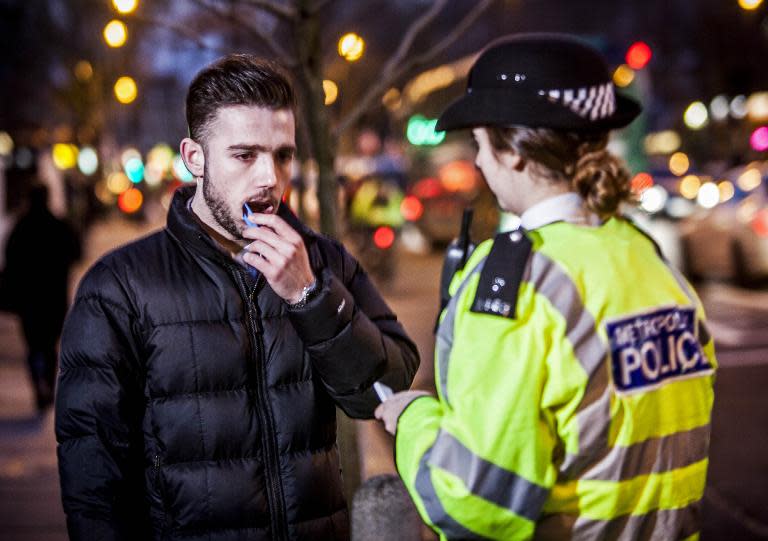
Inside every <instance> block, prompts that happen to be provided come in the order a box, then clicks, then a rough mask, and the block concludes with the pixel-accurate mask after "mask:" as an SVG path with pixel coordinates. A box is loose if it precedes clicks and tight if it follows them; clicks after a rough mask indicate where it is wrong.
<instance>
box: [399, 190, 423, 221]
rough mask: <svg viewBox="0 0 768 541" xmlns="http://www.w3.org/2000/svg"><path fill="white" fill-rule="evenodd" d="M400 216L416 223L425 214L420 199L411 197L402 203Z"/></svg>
mask: <svg viewBox="0 0 768 541" xmlns="http://www.w3.org/2000/svg"><path fill="white" fill-rule="evenodd" d="M400 214H402V215H403V218H405V219H406V220H408V221H409V222H415V221H416V220H418V219H419V218H421V215H422V214H424V205H422V204H421V201H419V199H418V197H415V196H413V195H409V196H407V197H405V198H404V199H403V202H402V203H400Z"/></svg>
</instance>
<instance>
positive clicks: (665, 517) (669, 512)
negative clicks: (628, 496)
mask: <svg viewBox="0 0 768 541" xmlns="http://www.w3.org/2000/svg"><path fill="white" fill-rule="evenodd" d="M700 510H701V505H700V502H694V503H692V504H689V505H688V506H687V507H681V508H678V509H658V510H655V511H651V512H650V513H646V514H644V515H625V516H622V517H617V518H614V519H611V520H593V519H588V518H584V517H579V518H578V519H577V520H576V523H575V524H574V529H573V532H572V537H571V539H572V540H573V541H580V540H584V541H591V540H593V539H601V540H614V539H615V540H616V541H630V540H632V541H642V540H645V539H685V538H686V537H690V536H691V535H693V534H695V533H696V532H698V531H699V528H700V523H699V522H700V519H699V515H700Z"/></svg>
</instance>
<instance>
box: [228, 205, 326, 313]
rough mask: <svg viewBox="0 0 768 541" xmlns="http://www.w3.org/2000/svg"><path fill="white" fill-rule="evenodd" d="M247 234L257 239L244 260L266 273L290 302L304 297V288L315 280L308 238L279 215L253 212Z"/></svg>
mask: <svg viewBox="0 0 768 541" xmlns="http://www.w3.org/2000/svg"><path fill="white" fill-rule="evenodd" d="M249 220H250V221H252V222H254V223H256V224H259V225H260V226H261V227H248V228H246V229H245V230H244V231H243V237H245V238H247V239H253V242H251V243H250V244H249V245H248V246H246V247H245V251H246V253H244V254H243V260H244V261H245V262H246V263H248V264H249V265H251V266H253V267H255V268H256V269H257V270H258V271H259V272H261V273H262V274H263V275H264V278H266V279H267V282H269V285H270V286H271V287H272V289H273V290H274V291H275V293H277V294H278V295H279V296H280V297H282V298H283V299H284V300H285V301H286V302H288V303H290V304H295V303H296V302H298V301H299V300H301V294H302V291H303V290H304V287H306V286H308V285H310V284H312V282H314V281H315V275H314V273H313V272H312V267H311V266H310V265H309V256H308V255H307V248H306V247H305V246H304V241H303V239H302V238H301V235H299V234H298V233H297V232H296V230H295V229H293V228H292V227H291V226H290V225H288V224H287V223H286V222H285V220H283V219H282V218H280V217H279V216H277V215H275V214H253V215H252V216H250V217H249Z"/></svg>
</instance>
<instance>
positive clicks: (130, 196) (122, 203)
mask: <svg viewBox="0 0 768 541" xmlns="http://www.w3.org/2000/svg"><path fill="white" fill-rule="evenodd" d="M142 203H144V195H142V193H141V191H139V190H137V189H136V188H128V189H127V190H125V191H124V192H123V193H121V194H120V195H119V196H118V197H117V206H118V207H120V210H122V211H123V212H125V213H126V214H132V213H134V212H136V211H137V210H139V209H140V208H141V205H142Z"/></svg>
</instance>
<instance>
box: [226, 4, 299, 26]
mask: <svg viewBox="0 0 768 541" xmlns="http://www.w3.org/2000/svg"><path fill="white" fill-rule="evenodd" d="M239 1H240V2H242V3H244V4H248V5H250V6H253V7H257V8H261V9H263V10H264V11H268V12H269V13H271V14H272V15H275V16H277V17H280V18H281V19H284V20H286V21H288V22H293V21H295V20H296V19H298V17H299V12H298V10H297V9H296V8H295V7H293V6H286V5H283V4H278V3H277V2H273V1H272V0H239Z"/></svg>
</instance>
